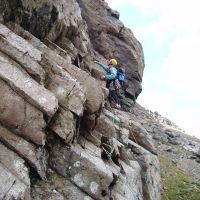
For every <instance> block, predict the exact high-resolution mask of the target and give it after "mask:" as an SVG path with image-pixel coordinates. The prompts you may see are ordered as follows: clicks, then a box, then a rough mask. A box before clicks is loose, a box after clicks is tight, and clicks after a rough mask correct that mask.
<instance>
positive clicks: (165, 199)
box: [159, 156, 200, 200]
mask: <svg viewBox="0 0 200 200" xmlns="http://www.w3.org/2000/svg"><path fill="white" fill-rule="evenodd" d="M159 160H160V165H161V169H162V170H161V178H162V186H163V191H162V200H200V182H197V181H195V180H194V178H193V177H191V176H190V175H188V174H186V173H185V172H183V171H181V170H179V169H178V168H177V167H176V165H175V164H173V163H172V161H171V160H169V159H168V158H166V157H164V156H160V157H159Z"/></svg>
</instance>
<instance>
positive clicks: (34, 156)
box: [0, 125, 46, 179]
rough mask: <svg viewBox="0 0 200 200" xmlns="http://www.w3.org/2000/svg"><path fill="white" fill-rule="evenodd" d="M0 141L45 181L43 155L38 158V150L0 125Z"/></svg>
mask: <svg viewBox="0 0 200 200" xmlns="http://www.w3.org/2000/svg"><path fill="white" fill-rule="evenodd" d="M0 140H1V141H2V142H3V143H4V145H6V146H7V147H8V148H10V149H12V150H13V151H14V152H16V153H17V154H18V155H19V156H20V157H22V158H23V159H24V160H26V161H27V162H28V163H29V164H30V166H31V167H33V168H34V169H35V170H36V172H37V173H38V174H39V176H40V177H41V178H42V179H45V176H46V174H45V168H46V166H44V163H45V162H42V160H44V159H45V158H44V155H42V156H40V157H39V156H38V153H37V151H38V148H37V147H36V146H34V145H33V144H31V143H29V142H27V141H26V140H24V139H23V138H21V137H19V136H17V135H15V134H13V133H11V132H10V131H9V130H7V129H6V128H4V127H3V126H1V125H0Z"/></svg>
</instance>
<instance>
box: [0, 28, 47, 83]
mask: <svg viewBox="0 0 200 200" xmlns="http://www.w3.org/2000/svg"><path fill="white" fill-rule="evenodd" d="M0 50H1V51H2V52H4V53H5V54H7V55H9V56H10V57H11V58H12V59H13V60H15V61H17V62H18V63H20V65H21V66H22V67H23V68H24V69H25V70H26V71H27V72H28V73H29V74H30V75H31V76H32V77H34V78H35V80H37V81H38V82H39V83H43V82H44V79H45V71H44V69H43V68H42V67H41V66H40V65H39V64H38V62H39V61H41V52H40V51H39V50H38V49H36V48H34V47H33V46H32V45H31V44H30V43H29V42H27V41H26V40H24V39H23V38H21V37H20V36H18V35H16V34H15V33H13V32H12V31H11V30H9V29H8V28H7V27H6V26H4V25H2V24H0Z"/></svg>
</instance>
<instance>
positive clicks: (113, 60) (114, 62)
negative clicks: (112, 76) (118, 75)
mask: <svg viewBox="0 0 200 200" xmlns="http://www.w3.org/2000/svg"><path fill="white" fill-rule="evenodd" d="M109 63H110V64H111V65H112V66H113V67H115V66H116V65H117V61H116V60H115V59H111V60H110V61H109Z"/></svg>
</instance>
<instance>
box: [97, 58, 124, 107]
mask: <svg viewBox="0 0 200 200" xmlns="http://www.w3.org/2000/svg"><path fill="white" fill-rule="evenodd" d="M94 62H95V63H97V64H99V65H100V66H101V67H102V68H103V69H104V70H105V71H106V75H102V76H101V79H102V80H106V81H107V83H106V87H107V88H108V89H109V97H110V101H111V103H112V102H113V100H114V102H113V103H114V106H115V107H116V108H121V105H120V100H119V97H118V94H117V91H118V90H119V88H120V83H119V81H118V80H117V79H116V77H117V69H116V66H117V61H116V60H115V59H111V60H109V61H108V63H107V65H105V64H102V63H100V62H98V61H94Z"/></svg>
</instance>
